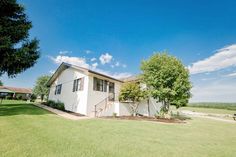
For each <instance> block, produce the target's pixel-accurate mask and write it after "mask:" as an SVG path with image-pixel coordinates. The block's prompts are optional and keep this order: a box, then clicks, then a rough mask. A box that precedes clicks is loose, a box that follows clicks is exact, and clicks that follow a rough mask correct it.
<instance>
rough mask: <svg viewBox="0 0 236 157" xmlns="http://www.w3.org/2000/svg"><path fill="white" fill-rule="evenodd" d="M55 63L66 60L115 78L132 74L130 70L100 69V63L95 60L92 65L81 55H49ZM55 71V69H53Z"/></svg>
mask: <svg viewBox="0 0 236 157" xmlns="http://www.w3.org/2000/svg"><path fill="white" fill-rule="evenodd" d="M49 58H50V59H51V60H52V61H53V62H54V63H56V64H61V63H62V62H65V63H69V64H73V65H77V66H81V67H84V68H88V69H92V70H94V71H96V72H98V73H102V74H104V75H108V76H110V77H113V78H116V79H120V78H125V77H129V76H132V74H131V73H128V72H124V73H117V72H115V73H114V72H110V71H104V70H102V69H98V68H97V66H98V63H97V62H95V63H93V64H91V65H89V64H88V63H87V62H86V59H85V58H80V57H69V56H63V55H58V56H56V57H51V56H50V57H49ZM51 72H53V71H51Z"/></svg>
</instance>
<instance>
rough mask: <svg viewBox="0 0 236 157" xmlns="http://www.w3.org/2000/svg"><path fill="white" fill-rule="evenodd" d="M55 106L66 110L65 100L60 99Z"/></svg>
mask: <svg viewBox="0 0 236 157" xmlns="http://www.w3.org/2000/svg"><path fill="white" fill-rule="evenodd" d="M55 108H57V109H59V110H62V111H64V110H65V106H64V103H63V102H60V101H58V102H57V103H56V107H55Z"/></svg>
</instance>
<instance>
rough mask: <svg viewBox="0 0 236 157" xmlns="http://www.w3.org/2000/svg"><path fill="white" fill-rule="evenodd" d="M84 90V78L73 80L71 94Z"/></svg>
mask: <svg viewBox="0 0 236 157" xmlns="http://www.w3.org/2000/svg"><path fill="white" fill-rule="evenodd" d="M83 88H84V78H79V79H76V80H74V83H73V90H72V91H73V92H75V91H78V90H83Z"/></svg>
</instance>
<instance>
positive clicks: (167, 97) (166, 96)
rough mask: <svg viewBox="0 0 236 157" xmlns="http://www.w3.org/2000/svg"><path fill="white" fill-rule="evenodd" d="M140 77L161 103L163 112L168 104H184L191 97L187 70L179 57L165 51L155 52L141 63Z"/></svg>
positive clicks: (178, 105) (167, 108) (179, 105)
mask: <svg viewBox="0 0 236 157" xmlns="http://www.w3.org/2000/svg"><path fill="white" fill-rule="evenodd" d="M141 70H142V71H143V74H142V79H143V81H144V83H145V84H146V85H147V86H148V87H149V89H150V93H151V95H152V97H153V98H155V99H157V100H158V101H159V102H162V103H163V109H164V112H168V111H169V106H170V105H175V106H176V107H177V108H179V107H181V106H185V105H186V104H187V103H188V100H189V98H190V97H191V93H190V89H191V87H192V85H191V82H190V81H189V71H188V69H186V68H185V67H184V65H183V64H182V63H181V61H180V60H179V59H177V58H176V57H173V56H170V55H168V54H167V53H165V52H164V53H156V54H154V55H153V56H151V57H150V58H149V59H148V60H145V61H143V62H142V64H141Z"/></svg>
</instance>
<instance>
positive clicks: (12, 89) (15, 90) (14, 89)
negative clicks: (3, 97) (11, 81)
mask: <svg viewBox="0 0 236 157" xmlns="http://www.w3.org/2000/svg"><path fill="white" fill-rule="evenodd" d="M1 90H3V91H7V90H8V91H9V92H12V93H24V94H31V93H32V89H30V88H17V87H8V86H0V91H1Z"/></svg>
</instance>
